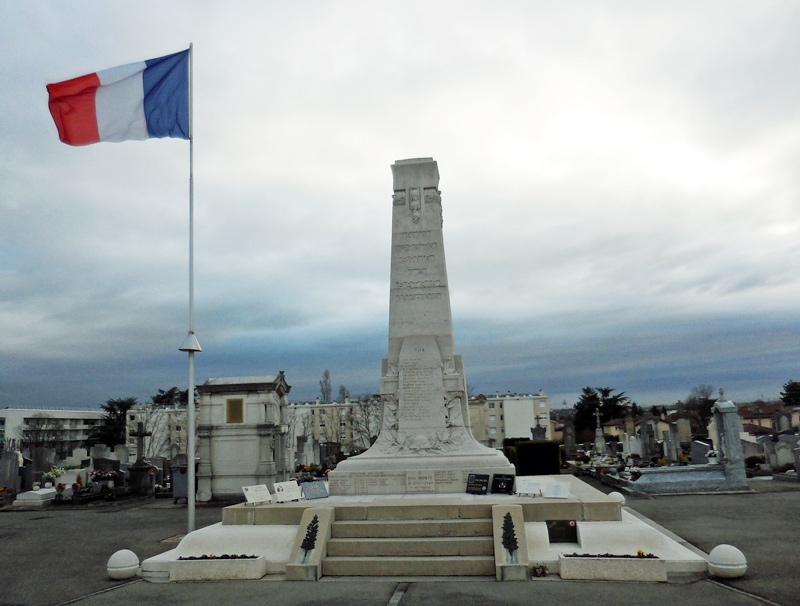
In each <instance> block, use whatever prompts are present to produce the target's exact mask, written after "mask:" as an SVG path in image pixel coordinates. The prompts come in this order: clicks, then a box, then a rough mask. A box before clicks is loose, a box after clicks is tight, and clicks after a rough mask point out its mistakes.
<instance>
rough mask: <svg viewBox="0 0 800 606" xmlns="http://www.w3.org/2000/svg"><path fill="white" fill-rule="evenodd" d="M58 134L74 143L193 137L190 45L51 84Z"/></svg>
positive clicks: (51, 99) (54, 117)
mask: <svg viewBox="0 0 800 606" xmlns="http://www.w3.org/2000/svg"><path fill="white" fill-rule="evenodd" d="M47 92H48V93H49V94H50V102H49V105H50V114H51V115H52V116H53V120H54V121H55V123H56V127H57V128H58V137H59V138H60V139H61V141H63V142H64V143H67V144H69V145H89V144H91V143H99V142H101V141H128V140H143V139H150V138H152V137H158V138H161V137H176V138H179V139H189V138H190V135H189V50H188V49H187V50H185V51H181V52H179V53H175V54H173V55H167V56H166V57H159V58H158V59H149V60H147V61H140V62H138V63H131V64H129V65H121V66H119V67H112V68H110V69H105V70H103V71H99V72H97V73H95V74H88V75H86V76H80V77H78V78H73V79H72V80H66V81H64V82H57V83H55V84H48V85H47Z"/></svg>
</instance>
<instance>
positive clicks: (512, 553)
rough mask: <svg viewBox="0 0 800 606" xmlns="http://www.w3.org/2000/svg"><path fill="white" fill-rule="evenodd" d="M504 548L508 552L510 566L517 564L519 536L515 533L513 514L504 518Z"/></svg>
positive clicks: (507, 514) (508, 513) (509, 513)
mask: <svg viewBox="0 0 800 606" xmlns="http://www.w3.org/2000/svg"><path fill="white" fill-rule="evenodd" d="M502 542H503V548H504V549H505V550H506V551H507V552H508V561H509V564H513V563H515V562H516V559H517V554H516V551H517V549H518V548H519V545H518V544H517V535H516V533H515V532H514V520H513V519H512V518H511V512H507V513H506V515H504V516H503V536H502Z"/></svg>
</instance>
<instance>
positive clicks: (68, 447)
mask: <svg viewBox="0 0 800 606" xmlns="http://www.w3.org/2000/svg"><path fill="white" fill-rule="evenodd" d="M41 415H44V416H46V417H49V418H50V419H52V420H53V422H54V424H55V425H56V427H57V431H58V433H59V439H58V440H57V441H56V442H54V444H53V448H56V449H57V450H58V451H59V455H61V456H69V455H70V454H71V453H72V451H73V450H74V449H75V448H81V447H83V446H84V442H86V439H87V438H88V437H89V432H90V431H91V430H92V428H93V427H94V426H95V425H98V424H99V423H100V420H101V419H102V418H103V411H102V410H99V409H94V410H88V409H86V410H73V409H69V408H2V409H0V451H2V450H22V430H23V429H24V428H25V427H28V426H29V423H36V422H37V420H36V418H37V417H40V416H41Z"/></svg>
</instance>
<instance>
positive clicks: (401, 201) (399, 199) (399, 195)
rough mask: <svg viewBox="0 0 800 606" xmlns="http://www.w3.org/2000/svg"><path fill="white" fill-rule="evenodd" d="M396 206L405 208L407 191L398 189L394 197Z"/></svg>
mask: <svg viewBox="0 0 800 606" xmlns="http://www.w3.org/2000/svg"><path fill="white" fill-rule="evenodd" d="M392 200H393V201H394V205H395V206H404V205H405V203H406V190H404V189H398V190H397V191H396V192H394V195H393V196H392Z"/></svg>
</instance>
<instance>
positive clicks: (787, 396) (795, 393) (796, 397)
mask: <svg viewBox="0 0 800 606" xmlns="http://www.w3.org/2000/svg"><path fill="white" fill-rule="evenodd" d="M781 402H783V405H784V406H800V381H788V382H787V383H785V384H784V385H783V391H782V392H781Z"/></svg>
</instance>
